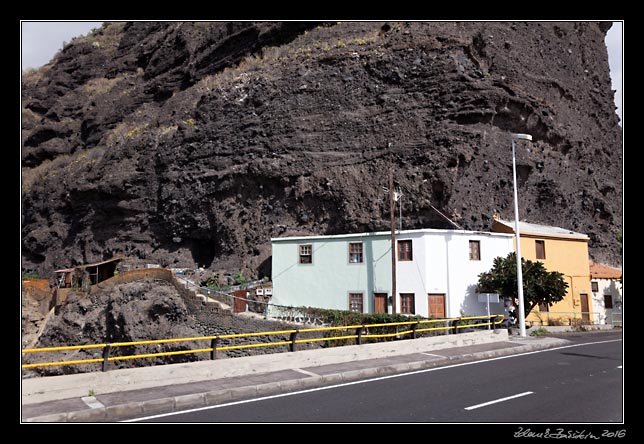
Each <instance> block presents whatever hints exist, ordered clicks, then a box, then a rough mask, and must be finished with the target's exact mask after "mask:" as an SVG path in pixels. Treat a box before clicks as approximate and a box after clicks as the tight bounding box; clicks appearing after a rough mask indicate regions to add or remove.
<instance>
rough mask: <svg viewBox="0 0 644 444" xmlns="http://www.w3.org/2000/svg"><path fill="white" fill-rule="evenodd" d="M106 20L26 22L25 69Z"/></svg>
mask: <svg viewBox="0 0 644 444" xmlns="http://www.w3.org/2000/svg"><path fill="white" fill-rule="evenodd" d="M101 24H102V22H22V23H21V26H22V63H21V66H22V68H23V69H24V68H28V67H31V68H38V67H40V66H42V65H44V64H46V63H47V62H49V61H50V60H51V58H52V57H53V56H54V54H56V52H57V51H58V50H59V49H61V48H62V47H63V42H69V41H70V40H71V39H72V37H76V36H79V35H84V34H87V33H88V32H89V31H91V30H92V29H93V28H97V27H100V26H101ZM622 28H623V23H622V22H614V24H613V27H612V28H611V29H610V30H609V31H608V34H607V35H606V46H607V47H608V58H609V64H610V70H611V78H612V81H613V89H614V90H616V92H615V103H616V106H617V107H618V109H617V115H618V116H619V118H620V120H621V118H622V109H621V105H622V97H623V95H622V90H623V76H622V52H623V41H622V36H623V30H622Z"/></svg>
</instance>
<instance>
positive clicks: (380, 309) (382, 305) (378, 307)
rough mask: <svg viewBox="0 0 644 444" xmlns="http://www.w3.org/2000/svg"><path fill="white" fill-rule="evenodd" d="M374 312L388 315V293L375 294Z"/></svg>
mask: <svg viewBox="0 0 644 444" xmlns="http://www.w3.org/2000/svg"><path fill="white" fill-rule="evenodd" d="M373 312H374V313H387V293H374V294H373Z"/></svg>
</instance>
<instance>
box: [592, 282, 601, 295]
mask: <svg viewBox="0 0 644 444" xmlns="http://www.w3.org/2000/svg"><path fill="white" fill-rule="evenodd" d="M590 290H591V291H592V292H593V293H597V292H598V291H599V285H598V284H597V282H591V283H590Z"/></svg>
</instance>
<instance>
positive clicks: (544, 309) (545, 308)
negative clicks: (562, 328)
mask: <svg viewBox="0 0 644 444" xmlns="http://www.w3.org/2000/svg"><path fill="white" fill-rule="evenodd" d="M539 311H541V312H544V313H545V312H547V311H550V306H549V305H548V304H539Z"/></svg>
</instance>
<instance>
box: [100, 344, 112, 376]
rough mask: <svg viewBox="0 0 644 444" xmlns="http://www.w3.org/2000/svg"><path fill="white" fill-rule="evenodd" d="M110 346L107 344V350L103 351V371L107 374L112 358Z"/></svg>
mask: <svg viewBox="0 0 644 444" xmlns="http://www.w3.org/2000/svg"><path fill="white" fill-rule="evenodd" d="M110 348H111V347H110V344H109V343H107V344H105V348H104V349H103V366H102V368H101V370H102V371H104V372H106V371H107V365H108V364H109V362H110V361H108V358H109V357H110Z"/></svg>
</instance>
